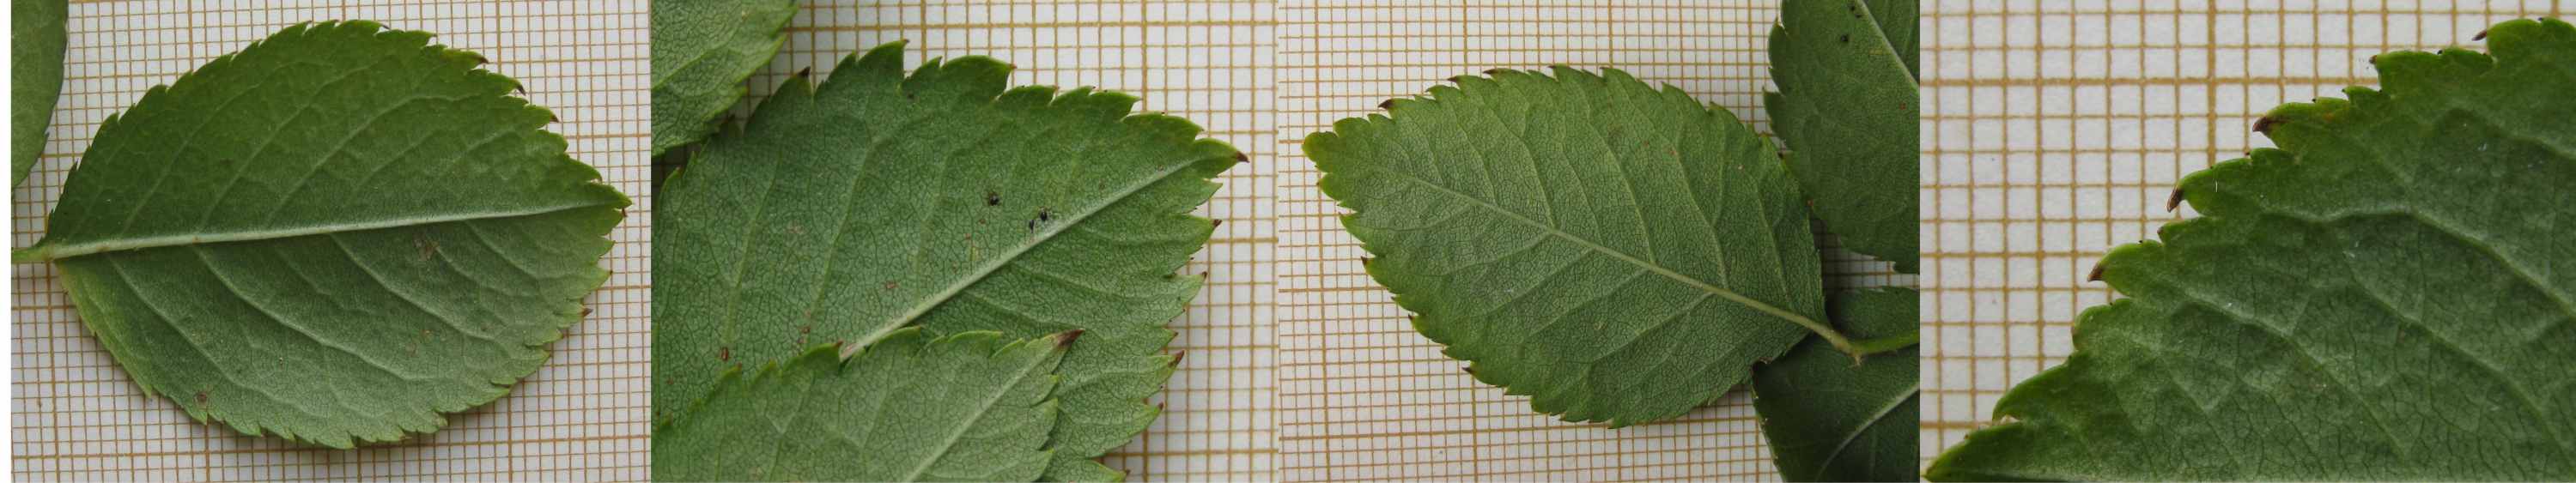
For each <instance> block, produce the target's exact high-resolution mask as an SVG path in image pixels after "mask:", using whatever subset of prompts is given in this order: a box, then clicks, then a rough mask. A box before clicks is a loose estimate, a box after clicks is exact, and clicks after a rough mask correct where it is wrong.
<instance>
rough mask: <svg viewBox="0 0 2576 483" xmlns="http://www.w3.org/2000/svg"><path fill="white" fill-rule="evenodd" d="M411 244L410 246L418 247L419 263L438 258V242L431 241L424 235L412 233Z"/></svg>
mask: <svg viewBox="0 0 2576 483" xmlns="http://www.w3.org/2000/svg"><path fill="white" fill-rule="evenodd" d="M411 243H412V246H416V247H420V261H424V262H426V261H429V260H430V259H433V258H438V240H431V239H429V236H428V235H425V234H421V233H412V234H411Z"/></svg>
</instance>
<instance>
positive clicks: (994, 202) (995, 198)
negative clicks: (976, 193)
mask: <svg viewBox="0 0 2576 483" xmlns="http://www.w3.org/2000/svg"><path fill="white" fill-rule="evenodd" d="M984 206H1002V194H1001V193H995V192H992V191H990V190H987V191H985V192H984Z"/></svg>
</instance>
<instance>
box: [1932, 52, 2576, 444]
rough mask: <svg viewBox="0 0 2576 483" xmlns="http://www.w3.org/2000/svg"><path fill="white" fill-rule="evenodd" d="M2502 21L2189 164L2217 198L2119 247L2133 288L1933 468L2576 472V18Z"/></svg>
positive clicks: (2189, 181) (2276, 112)
mask: <svg viewBox="0 0 2576 483" xmlns="http://www.w3.org/2000/svg"><path fill="white" fill-rule="evenodd" d="M2477 39H2482V40H2485V41H2487V45H2488V48H2489V53H2479V52H2475V51H2471V50H2466V49H2456V48H2455V49H2445V50H2442V51H2440V52H2438V53H2428V52H2411V51H2401V52H2389V53H2383V54H2379V55H2376V56H2373V57H2371V59H2370V61H2371V64H2372V65H2373V66H2374V67H2376V68H2377V69H2378V71H2379V74H2380V75H2379V78H2380V81H2381V84H2382V86H2381V87H2379V88H2377V89H2372V88H2365V87H2353V88H2348V89H2345V90H2344V94H2345V96H2346V97H2345V98H2343V99H2335V98H2321V99H2318V100H2316V101H2313V102H2309V103H2292V104H2287V105H2283V106H2280V107H2278V108H2275V109H2273V110H2271V111H2270V112H2269V113H2267V114H2265V115H2264V116H2263V117H2262V118H2261V119H2260V120H2259V121H2258V122H2256V123H2255V124H2254V130H2255V131H2257V132H2261V133H2264V134H2266V135H2267V136H2269V137H2270V138H2271V139H2272V140H2273V141H2274V143H2276V144H2277V145H2279V146H2280V147H2279V148H2277V149H2272V148H2265V149H2257V150H2255V151H2253V152H2251V153H2249V156H2248V157H2246V158H2242V159H2237V160H2232V161H2227V162H2223V163H2219V164H2216V165H2213V166H2211V167H2210V168H2209V169H2207V170H2203V171H2200V172H2196V173H2192V174H2191V175H2189V176H2186V177H2184V178H2183V180H2182V182H2181V185H2180V186H2179V187H2178V188H2176V190H2175V192H2174V198H2173V201H2171V202H2170V203H2172V205H2173V206H2180V205H2182V204H2185V203H2187V204H2188V205H2189V206H2191V207H2192V208H2193V209H2194V210H2196V211H2198V212H2200V213H2201V216H2200V217H2197V218H2191V219H2186V220H2182V221H2177V222H2173V223H2170V224H2167V225H2165V226H2164V227H2163V228H2162V229H2161V230H2159V232H2158V238H2159V239H2160V241H2145V242H2140V243H2133V244H2128V245H2123V246H2120V247H2118V248H2115V249H2113V250H2111V251H2110V253H2109V254H2108V255H2106V256H2104V257H2103V260H2102V261H2101V262H2100V263H2099V265H2098V266H2097V267H2096V268H2095V272H2094V274H2093V276H2092V277H2091V278H2093V279H2096V280H2101V281H2104V282H2107V283H2109V284H2110V285H2111V287H2112V288H2114V289H2117V290H2119V291H2121V292H2122V293H2123V294H2125V295H2127V296H2128V297H2127V298H2122V299H2118V300H2114V301H2112V302H2110V303H2108V304H2104V305H2100V306H2095V307H2092V308H2089V309H2086V310H2085V311H2084V312H2083V313H2082V314H2081V315H2080V316H2079V317H2078V319H2077V321H2076V330H2075V331H2074V333H2075V347H2076V349H2075V351H2074V353H2072V354H2071V355H2070V356H2069V357H2068V358H2067V360H2066V362H2065V363H2064V364H2061V365H2058V366H2056V367H2052V368H2049V369H2047V370H2045V371H2043V372H2041V373H2040V374H2039V375H2037V376H2034V377H2032V378H2030V379H2029V380H2025V381H2022V382H2020V383H2018V384H2016V385H2014V386H2013V387H2012V389H2011V390H2010V391H2009V392H2007V393H2005V395H2004V397H2003V398H2002V399H2001V400H2000V401H1999V402H1997V403H1996V405H1995V414H1994V416H1995V418H1996V419H1997V420H1998V421H1999V422H2000V423H2001V424H1997V425H1993V426H1988V427H1986V428H1984V429H1980V430H1978V431H1976V432H1974V433H1971V434H1969V435H1968V436H1967V439H1966V440H1965V441H1962V442H1960V443H1958V444H1956V445H1954V446H1952V447H1951V448H1949V449H1947V450H1946V451H1944V452H1943V453H1942V454H1941V456H1940V457H1939V459H1937V460H1936V461H1934V463H1933V464H1932V466H1931V468H1930V470H1928V471H1927V472H1926V474H1925V476H1926V477H1927V478H1929V479H1932V480H1935V481H2003V480H2067V479H2086V480H2176V479H2187V480H2284V479H2302V480H2305V479H2326V480H2389V479H2407V480H2412V479H2433V480H2563V479H2569V478H2576V420H2570V419H2567V418H2563V417H2554V416H2564V415H2565V414H2567V413H2568V410H2569V409H2570V408H2571V407H2576V406H2571V405H2572V404H2576V398H2570V397H2568V396H2569V394H2570V393H2568V392H2567V391H2566V389H2570V388H2576V386H2571V385H2569V384H2567V383H2566V381H2570V380H2576V372H2571V371H2576V350H2571V349H2570V346H2569V345H2568V344H2566V343H2565V342H2566V341H2568V340H2576V305H2571V304H2570V303H2569V302H2568V301H2569V299H2570V298H2571V297H2570V295H2569V293H2570V292H2571V291H2576V270H2566V269H2563V268H2557V267H2556V266H2555V265H2552V262H2553V261H2557V260H2566V259H2568V258H2570V257H2571V256H2576V246H2570V245H2569V244H2567V243H2565V241H2566V240H2567V238H2566V237H2565V234H2566V232H2567V229H2568V227H2570V226H2576V212H2571V211H2570V210H2569V209H2568V207H2571V206H2576V194H2570V193H2569V192H2568V191H2567V190H2566V189H2565V187H2566V186H2569V185H2571V184H2576V129H2571V128H2570V126H2569V125H2568V124H2567V123H2565V122H2563V120H2564V116H2565V114H2566V113H2567V112H2571V111H2576V104H2571V103H2570V101H2571V100H2576V27H2571V26H2570V25H2569V24H2567V23H2565V22H2563V21H2559V20H2556V19H2546V18H2544V19H2538V20H2530V19H2523V20H2512V21H2507V22H2504V23H2501V24H2497V25H2495V26H2494V27H2492V28H2489V29H2487V30H2486V31H2483V32H2480V33H2479V34H2478V35H2477ZM2264 292H2288V293H2264ZM2372 322H2386V323H2381V324H2373V323H2372ZM2249 346H2250V347H2249ZM2220 378H2232V379H2233V380H2232V381H2230V380H2219V381H2217V382H2219V383H2221V384H2219V385H2215V386H2214V387H2213V386H2209V385H2202V384H2195V383H2199V382H2203V381H2207V380H2211V379H2220ZM2553 384H2554V386H2553ZM2535 386H2536V387H2537V388H2538V392H2537V393H2536V394H2535V393H2534V389H2533V388H2534V387H2535ZM2160 403H2161V404H2160ZM2178 405H2179V406H2188V407H2187V408H2184V409H2177V408H2175V407H2174V406H2178ZM2256 409H2271V410H2273V411H2272V412H2261V413H2258V412H2255V411H2254V410H2256ZM2517 415H2519V416H2517Z"/></svg>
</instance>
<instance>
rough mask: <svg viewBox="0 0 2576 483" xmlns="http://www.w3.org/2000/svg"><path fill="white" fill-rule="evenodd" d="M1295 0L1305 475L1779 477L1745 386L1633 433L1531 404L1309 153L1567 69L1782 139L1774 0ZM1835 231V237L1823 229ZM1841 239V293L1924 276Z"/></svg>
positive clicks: (1289, 248) (1289, 318)
mask: <svg viewBox="0 0 2576 483" xmlns="http://www.w3.org/2000/svg"><path fill="white" fill-rule="evenodd" d="M1459 3H1460V2H1441V1H1432V0H1289V1H1287V2H1286V3H1285V4H1283V5H1281V7H1280V16H1281V32H1280V41H1281V43H1282V51H1283V53H1282V56H1281V61H1282V63H1283V64H1284V65H1283V66H1282V67H1281V69H1280V71H1281V73H1280V74H1279V75H1280V80H1279V83H1280V94H1279V99H1280V106H1279V134H1278V137H1277V138H1278V140H1279V145H1278V147H1277V150H1278V151H1279V152H1280V153H1281V156H1282V161H1281V166H1282V168H1281V169H1280V174H1279V182H1280V184H1279V191H1280V194H1279V198H1280V203H1279V206H1280V211H1281V213H1280V219H1281V223H1282V225H1283V227H1282V228H1281V230H1280V242H1279V249H1280V254H1281V256H1280V262H1281V263H1280V270H1281V272H1282V274H1283V275H1282V276H1281V282H1280V283H1281V288H1280V290H1279V292H1280V294H1281V296H1282V300H1281V302H1280V305H1281V307H1282V308H1283V310H1285V311H1286V312H1285V313H1284V314H1283V316H1282V317H1281V321H1280V324H1281V325H1280V334H1281V335H1280V350H1281V352H1280V364H1279V378H1280V381H1281V388H1280V390H1281V393H1280V406H1281V407H1280V411H1281V414H1280V418H1281V423H1280V442H1281V446H1282V448H1281V450H1282V451H1283V452H1285V453H1286V456H1285V457H1284V458H1283V463H1282V464H1283V468H1282V470H1283V474H1282V477H1283V478H1284V479H1288V480H1300V481H1304V480H1332V481H1358V480H1384V479H1499V480H1531V479H1566V480H1653V479H1702V480H1704V479H1710V478H1728V479H1757V478H1758V479H1778V475H1777V472H1776V471H1775V470H1774V468H1773V465H1772V463H1771V455H1770V451H1769V449H1768V447H1767V443H1765V442H1764V440H1763V438H1762V435H1761V429H1760V428H1759V426H1758V425H1757V423H1756V422H1755V421H1754V417H1753V407H1752V400H1751V399H1750V398H1749V397H1747V396H1746V394H1745V393H1744V392H1742V391H1738V392H1736V393H1734V394H1732V395H1729V396H1727V397H1726V398H1724V399H1723V400H1722V401H1721V402H1719V403H1718V404H1716V405H1713V406H1710V407H1704V408H1700V409H1698V410H1695V411H1692V412H1691V413H1690V414H1689V415H1687V416H1684V417H1682V418H1679V419H1676V420H1671V421H1664V422H1659V423H1649V424H1641V425H1637V426H1632V427H1629V428H1624V429H1620V430H1616V431H1613V430H1609V429H1603V428H1602V427H1600V426H1599V425H1597V424H1575V423H1567V422H1562V421H1558V420H1556V419H1555V418H1553V417H1549V416H1543V415H1539V414H1535V413H1532V412H1531V411H1530V408H1529V401H1528V398H1526V397H1518V396H1505V395H1503V391H1502V389H1500V388H1496V387H1492V386H1487V385H1484V384H1481V383H1477V382H1476V381H1475V380H1474V379H1473V378H1472V377H1470V376H1468V375H1467V374H1466V373H1465V372H1463V371H1462V370H1461V369H1462V368H1464V367H1465V366H1466V364H1465V363H1463V362H1459V361H1455V360H1451V359H1448V358H1447V357H1445V356H1442V355H1440V345H1439V344H1436V343H1433V342H1431V340H1430V339H1426V338H1423V337H1422V336H1421V335H1420V334H1417V333H1415V332H1413V330H1412V328H1411V327H1410V326H1408V325H1406V322H1405V312H1404V311H1403V309H1401V308H1398V307H1396V305H1395V303H1394V302H1392V301H1391V300H1390V299H1389V298H1388V296H1387V294H1386V291H1385V289H1383V288H1381V287H1379V286H1378V285H1377V284H1376V283H1375V282H1373V281H1371V280H1370V279H1369V278H1368V275H1367V274H1366V273H1365V272H1363V271H1362V270H1361V266H1360V263H1359V258H1360V256H1361V255H1363V254H1365V252H1364V251H1362V250H1361V249H1360V246H1359V243H1358V241H1357V240H1354V239H1352V238H1351V237H1350V235H1349V233H1347V232H1344V231H1342V228H1341V221H1340V218H1339V217H1340V216H1341V215H1342V214H1343V213H1346V211H1344V210H1342V208H1341V207H1339V206H1338V205H1335V204H1334V203H1333V201H1332V200H1331V199H1330V198H1327V197H1325V196H1324V195H1323V193H1321V192H1319V191H1317V190H1316V189H1315V181H1316V179H1317V178H1318V177H1319V176H1320V173H1319V172H1317V171H1315V170H1314V168H1313V165H1312V164H1311V163H1310V162H1309V161H1307V160H1306V159H1305V157H1304V155H1303V154H1302V153H1301V152H1300V151H1299V148H1298V146H1297V144H1298V143H1299V142H1300V141H1301V140H1303V139H1305V137H1306V135H1307V134H1310V133H1314V132H1316V131H1321V130H1326V129H1330V128H1331V126H1332V122H1333V121H1334V120H1338V119H1342V118H1346V117H1353V116H1361V115H1366V114H1369V113H1372V112H1378V108H1377V105H1378V103H1379V102H1381V101H1384V100H1386V99H1388V98H1393V97H1404V96H1412V95H1416V94H1420V93H1422V92H1423V91H1424V90H1426V89H1429V88H1430V87H1431V86H1433V85H1435V84H1437V83H1440V82H1442V80H1443V79H1447V78H1449V77H1450V76H1455V75H1462V74H1475V73H1478V72H1481V71H1483V70H1485V69H1489V68H1496V67H1509V68H1518V69H1538V68H1544V67H1546V66H1548V65H1550V64H1564V65H1570V66H1575V67H1580V68H1599V67H1604V66H1608V67H1617V68H1619V69H1621V70H1625V71H1628V72H1629V73H1630V74H1634V75H1636V76H1637V77H1638V78H1639V79H1643V80H1645V81H1647V82H1652V83H1670V84H1674V85H1678V86H1680V87H1681V88H1682V90H1684V91H1688V92H1690V93H1692V94H1693V95H1694V96H1696V97H1698V98H1699V99H1700V100H1701V101H1704V102H1708V103H1712V104H1716V105H1719V106H1723V107H1725V108H1726V109H1728V110H1730V111H1732V112H1734V113H1735V115H1736V116H1737V117H1738V118H1741V119H1744V120H1745V121H1747V122H1750V123H1752V124H1753V125H1754V128H1755V129H1757V130H1759V131H1761V132H1763V133H1764V134H1765V135H1768V134H1769V132H1770V122H1769V120H1768V116H1767V115H1765V113H1763V111H1762V92H1764V91H1766V90H1770V89H1771V88H1772V87H1771V79H1770V68H1769V65H1770V61H1769V60H1768V59H1769V57H1768V56H1767V55H1766V49H1767V48H1768V45H1769V35H1770V31H1771V26H1772V24H1773V23H1774V22H1775V21H1776V20H1777V19H1778V17H1779V15H1778V12H1777V5H1778V2H1776V1H1773V0H1716V1H1703V0H1611V1H1570V0H1495V1H1483V2H1473V3H1475V4H1476V5H1472V6H1470V5H1459ZM1825 243H1827V244H1829V245H1830V244H1831V243H1832V242H1831V241H1830V237H1828V238H1827V239H1826V241H1825ZM1856 258H1858V257H1857V256H1854V255H1850V254H1848V253H1843V252H1840V251H1839V250H1832V251H1829V253H1828V255H1827V257H1826V264H1825V265H1826V266H1825V272H1826V278H1827V280H1826V285H1827V286H1828V287H1852V286H1882V285H1910V284H1912V283H1913V278H1914V277H1913V276H1910V275H1894V274H1892V272H1891V271H1890V267H1889V265H1888V264H1886V263H1884V262H1868V261H1854V259H1856Z"/></svg>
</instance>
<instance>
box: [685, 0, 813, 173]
mask: <svg viewBox="0 0 2576 483" xmlns="http://www.w3.org/2000/svg"><path fill="white" fill-rule="evenodd" d="M652 10H653V155H654V156H661V155H662V152H663V151H669V150H670V149H671V148H675V147H679V146H683V145H687V144H690V143H695V142H698V141H700V140H704V139H706V138H707V136H709V135H713V134H715V132H716V120H717V118H719V117H722V116H724V113H725V111H726V110H730V109H732V108H733V105H734V103H735V102H736V101H740V100H742V96H743V93H744V92H746V91H747V89H746V88H745V87H744V86H743V80H745V79H749V78H751V73H752V72H756V71H759V70H760V68H761V67H762V66H766V65H769V61H770V58H771V57H772V56H775V55H777V54H778V48H779V46H781V45H785V44H786V43H787V32H786V30H785V28H786V27H787V20H788V19H789V18H791V17H794V16H795V14H796V2H795V0H653V5H652Z"/></svg>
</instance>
